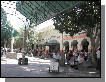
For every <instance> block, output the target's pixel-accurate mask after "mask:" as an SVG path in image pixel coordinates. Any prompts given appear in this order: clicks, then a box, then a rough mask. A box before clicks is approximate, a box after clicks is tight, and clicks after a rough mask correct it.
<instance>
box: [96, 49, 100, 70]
mask: <svg viewBox="0 0 106 82" xmlns="http://www.w3.org/2000/svg"><path fill="white" fill-rule="evenodd" d="M96 54H97V67H96V69H97V70H100V48H98V50H97V52H96Z"/></svg>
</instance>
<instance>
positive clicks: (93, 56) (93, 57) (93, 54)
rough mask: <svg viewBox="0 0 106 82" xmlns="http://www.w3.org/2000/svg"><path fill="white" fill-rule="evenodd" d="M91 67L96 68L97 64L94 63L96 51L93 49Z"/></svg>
mask: <svg viewBox="0 0 106 82" xmlns="http://www.w3.org/2000/svg"><path fill="white" fill-rule="evenodd" d="M92 48H93V49H92V66H93V67H96V66H97V62H96V49H95V47H92Z"/></svg>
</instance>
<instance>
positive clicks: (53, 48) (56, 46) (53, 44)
mask: <svg viewBox="0 0 106 82" xmlns="http://www.w3.org/2000/svg"><path fill="white" fill-rule="evenodd" d="M44 45H45V46H49V51H50V52H57V51H60V43H59V42H58V41H57V40H50V41H48V42H45V43H44Z"/></svg>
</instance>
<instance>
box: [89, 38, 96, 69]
mask: <svg viewBox="0 0 106 82" xmlns="http://www.w3.org/2000/svg"><path fill="white" fill-rule="evenodd" d="M90 40H91V46H92V66H93V67H96V65H97V62H96V48H95V45H96V44H95V38H93V37H90Z"/></svg>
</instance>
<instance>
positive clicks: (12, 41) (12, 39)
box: [11, 37, 14, 52]
mask: <svg viewBox="0 0 106 82" xmlns="http://www.w3.org/2000/svg"><path fill="white" fill-rule="evenodd" d="M13 43H14V37H12V38H11V52H13Z"/></svg>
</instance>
